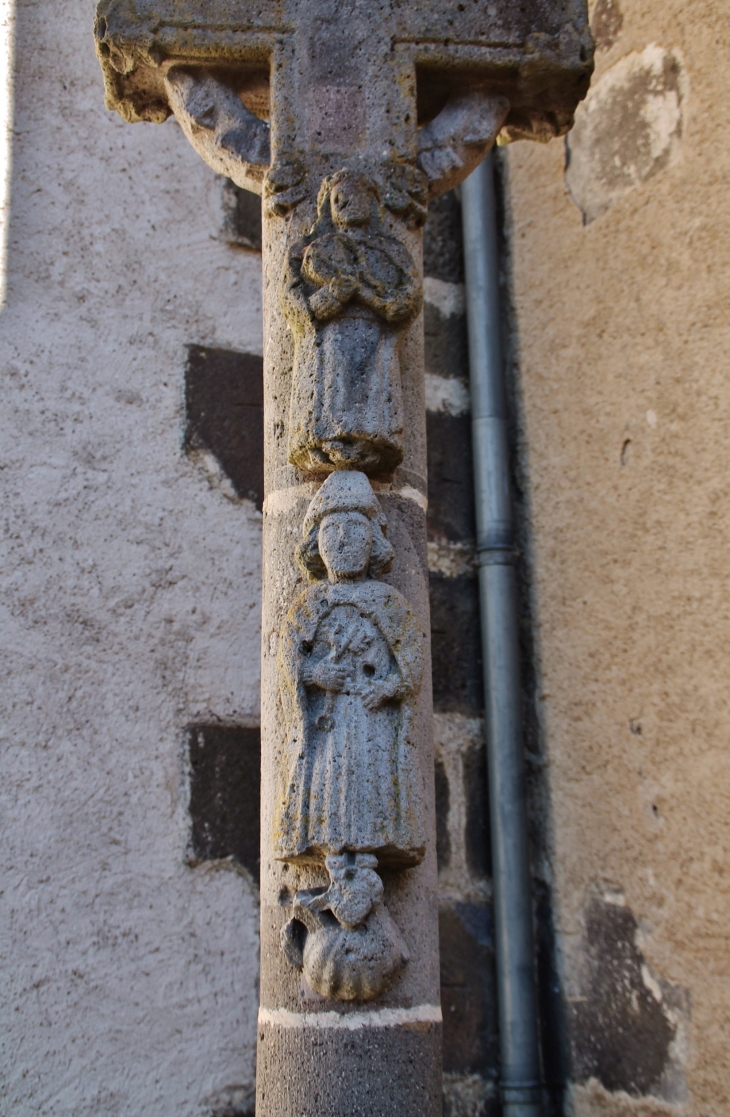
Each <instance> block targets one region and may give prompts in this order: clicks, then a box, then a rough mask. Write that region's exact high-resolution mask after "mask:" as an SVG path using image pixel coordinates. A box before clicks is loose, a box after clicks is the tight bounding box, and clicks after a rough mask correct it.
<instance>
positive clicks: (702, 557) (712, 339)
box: [502, 0, 730, 1117]
mask: <svg viewBox="0 0 730 1117" xmlns="http://www.w3.org/2000/svg"><path fill="white" fill-rule="evenodd" d="M619 5H620V7H619ZM619 5H617V4H616V3H614V2H611V3H606V2H604V0H600V3H599V4H597V5H595V6H594V8H593V13H592V14H593V26H594V31H595V32H596V36H597V40H598V51H597V56H596V57H597V68H596V76H595V79H594V84H593V90H592V93H591V94H589V98H588V101H587V102H586V105H585V106H583V107H582V108H581V109H580V110H579V113H578V118H577V124H576V129H575V131H574V133H573V134H572V136H571V138H570V141H569V144H568V148H567V152H568V171H567V175H566V146H564V144H563V143H561V142H556V143H552V144H550V145H549V146H547V147H540V146H537V145H529V144H515V145H514V146H512V147H510V148H509V149H508V150H507V151H506V153H505V155H504V157H503V163H502V167H503V173H504V183H505V189H506V227H507V232H508V236H509V240H510V244H509V261H508V263H509V266H508V269H507V270H508V272H509V275H508V280H509V287H510V292H511V300H512V310H511V327H510V331H509V332H510V337H509V347H510V352H511V359H512V369H513V374H514V376H515V383H516V397H517V398H516V402H517V405H518V410H519V424H520V431H519V450H520V461H519V472H520V474H521V479H522V485H523V487H524V502H523V522H524V523H525V524H526V533H525V540H526V558H527V561H528V565H529V566H530V569H531V576H532V586H531V608H532V623H533V632H534V641H535V656H536V669H537V679H538V682H537V686H536V690H535V693H534V695H533V696H532V697H533V698H534V701H535V704H536V708H537V712H538V718H539V724H540V729H541V741H542V745H541V750H542V751H541V752H540V755H539V756H532V758H531V760H532V764H531V769H532V774H533V780H535V781H536V782H537V783H538V784H541V785H542V788H543V791H544V792H545V798H544V799H543V800H542V806H540V804H539V803H537V804H535V805H534V809H535V810H536V811H537V813H540V812H542V814H541V817H540V818H539V819H538V820H537V821H538V822H539V825H540V826H541V827H543V830H542V833H543V835H544V837H545V841H546V843H547V845H546V847H545V849H546V853H547V855H546V856H545V857H544V858H542V855H540V856H539V857H538V858H537V863H536V868H537V871H538V873H540V874H543V875H544V876H545V877H546V878H547V879H548V880H549V883H550V885H551V887H552V898H553V903H554V918H555V922H556V927H557V932H558V946H559V949H560V953H561V959H560V961H561V966H562V973H563V980H564V985H565V991H566V993H567V1010H566V1014H567V1027H568V1034H569V1038H570V1046H571V1049H572V1070H571V1073H572V1076H573V1080H574V1081H575V1083H576V1085H575V1088H574V1090H573V1094H572V1098H573V1104H574V1106H575V1109H576V1112H577V1113H578V1114H579V1115H580V1117H589V1115H590V1117H598V1115H599V1114H600V1115H601V1117H609V1115H610V1117H614V1115H618V1114H622V1115H623V1114H634V1113H636V1114H641V1115H642V1117H649V1115H654V1114H670V1113H671V1114H673V1113H676V1112H688V1113H691V1114H696V1115H697V1117H700V1115H701V1117H723V1115H725V1114H727V1113H728V1112H730V1054H729V1052H730V1043H729V1036H730V949H729V948H728V936H727V927H728V922H729V920H730V885H729V878H728V865H729V855H730V750H729V748H728V744H729V739H730V708H729V698H728V696H729V694H730V685H729V684H730V654H729V653H730V644H729V642H728V621H729V619H730V574H729V571H730V511H729V509H730V504H729V499H728V498H729V488H730V486H729V485H728V475H729V472H730V381H729V379H728V352H729V351H730V320H729V316H728V306H730V191H729V190H728V181H730V146H728V142H727V136H728V125H729V124H730V101H729V100H728V96H727V74H728V72H730V24H729V23H728V19H727V10H726V8H725V6H724V5H723V4H720V3H717V2H716V0H706V2H696V3H692V4H686V3H682V2H679V0H669V2H665V0H662V2H657V0H651V2H648V3H638V2H637V0H619ZM584 221H585V223H584Z"/></svg>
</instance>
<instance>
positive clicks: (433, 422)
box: [426, 411, 476, 543]
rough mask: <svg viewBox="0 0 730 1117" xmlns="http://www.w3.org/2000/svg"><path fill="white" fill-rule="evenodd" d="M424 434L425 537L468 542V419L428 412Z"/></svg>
mask: <svg viewBox="0 0 730 1117" xmlns="http://www.w3.org/2000/svg"><path fill="white" fill-rule="evenodd" d="M426 431H427V434H428V516H427V525H428V535H429V538H430V539H437V540H438V539H446V540H449V541H450V542H453V543H469V542H472V541H473V539H474V536H475V533H476V524H475V520H474V488H473V486H474V480H473V476H472V454H471V419H470V418H469V416H468V415H448V414H446V413H445V412H443V411H440V412H436V411H429V412H428V413H427V415H426Z"/></svg>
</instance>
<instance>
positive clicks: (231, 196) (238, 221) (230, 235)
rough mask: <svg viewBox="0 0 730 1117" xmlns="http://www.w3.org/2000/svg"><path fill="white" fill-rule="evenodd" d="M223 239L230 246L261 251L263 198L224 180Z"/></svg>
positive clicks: (228, 179) (222, 192)
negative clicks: (234, 245)
mask: <svg viewBox="0 0 730 1117" xmlns="http://www.w3.org/2000/svg"><path fill="white" fill-rule="evenodd" d="M221 196H222V202H223V239H224V240H226V241H228V243H229V244H237V245H240V247H241V248H251V249H254V250H255V251H256V252H260V251H261V232H262V230H261V198H260V197H259V195H258V194H253V193H252V192H251V191H250V190H244V189H243V188H242V187H240V186H236V184H235V182H232V181H231V180H230V178H225V179H223V183H222V187H221Z"/></svg>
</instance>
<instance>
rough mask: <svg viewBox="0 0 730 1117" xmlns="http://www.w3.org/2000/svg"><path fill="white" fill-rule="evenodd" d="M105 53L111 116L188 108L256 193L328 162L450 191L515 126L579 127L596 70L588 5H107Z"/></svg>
mask: <svg viewBox="0 0 730 1117" xmlns="http://www.w3.org/2000/svg"><path fill="white" fill-rule="evenodd" d="M96 46H97V52H98V55H99V58H100V61H101V64H102V68H103V71H104V78H105V85H106V99H107V105H108V107H109V108H113V109H116V110H117V111H118V112H119V113H120V114H121V115H122V116H123V117H124V118H125V119H126V120H129V121H138V120H148V121H156V122H159V121H163V120H165V119H166V118H167V116H169V114H170V113H171V112H174V113H175V115H176V116H177V118H178V120H179V122H180V124H181V125H182V127H183V129H184V131H185V132H186V134H187V136H188V138H189V139H190V141H191V142H192V143H193V145H194V146H195V147H196V149H197V150H198V151H199V153H200V154H201V155H202V156H203V157H204V158H205V159H206V161H207V162H208V163H209V164H210V165H211V166H213V167H214V168H215V169H216V170H218V171H219V172H220V173H223V174H226V175H228V176H229V177H231V178H233V179H234V181H236V182H237V183H238V184H239V185H241V186H245V187H247V188H248V189H251V190H254V191H256V192H260V191H261V188H262V182H263V179H264V176H265V174H266V171H267V168H268V167H269V165H270V164H271V163H272V162H273V161H275V160H276V161H280V160H282V159H283V160H285V161H286V160H287V159H289V160H292V159H293V160H296V158H297V157H298V156H300V155H302V154H303V153H304V152H310V153H311V152H313V151H314V152H316V151H319V152H321V153H322V154H323V155H324V156H325V157H326V156H333V157H334V156H337V157H340V158H342V159H347V158H348V157H349V156H351V155H353V154H354V153H358V154H359V155H363V153H364V154H365V155H368V154H369V155H370V157H371V158H380V159H382V158H388V159H390V160H393V161H395V162H397V163H398V162H404V163H413V162H414V161H417V162H418V165H419V167H420V168H421V170H422V171H423V172H424V173H425V175H426V177H427V180H428V193H429V195H430V196H434V195H437V194H439V193H442V192H444V191H445V190H448V189H450V188H451V187H452V186H453V185H455V184H456V183H457V182H459V181H460V180H461V179H463V178H464V177H466V175H467V174H468V173H469V172H470V171H471V170H472V168H473V167H474V166H475V165H476V163H477V162H478V161H479V160H480V159H481V158H482V157H483V155H484V154H485V153H486V151H487V150H488V148H489V146H490V145H491V143H492V142H493V141H494V137H495V136H496V134H497V133H498V132H500V130H501V136H502V139H504V140H508V139H516V138H521V137H524V138H531V139H537V140H547V139H550V138H551V137H552V136H558V135H562V134H563V133H564V132H566V131H567V130H568V129H569V128H570V126H571V124H572V120H573V113H574V110H575V107H576V105H577V103H578V101H579V100H580V99H581V98H582V97H583V96H585V93H586V91H587V88H588V82H589V80H590V75H591V71H592V66H593V61H592V59H593V45H592V40H591V36H590V32H589V30H588V27H587V23H586V12H585V5H584V4H583V2H582V0H524V2H523V3H520V4H518V3H514V2H509V3H508V2H505V0H464V2H461V3H456V2H454V0H384V2H378V3H376V2H375V0H101V3H100V4H99V7H98V12H97V20H96Z"/></svg>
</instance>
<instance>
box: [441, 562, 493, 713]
mask: <svg viewBox="0 0 730 1117" xmlns="http://www.w3.org/2000/svg"><path fill="white" fill-rule="evenodd" d="M429 591H430V592H429V596H430V601H431V650H432V656H433V671H432V676H433V705H434V709H435V710H438V711H441V712H449V711H451V712H453V713H460V714H468V715H470V716H472V717H476V716H478V715H479V714H480V713H481V712H482V710H483V708H484V698H483V684H482V650H481V633H480V628H479V585H478V582H477V580H476V579H475V578H471V577H467V576H462V577H459V578H447V577H446V576H445V575H443V574H434V573H433V572H432V573H431V574H430V575H429Z"/></svg>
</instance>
